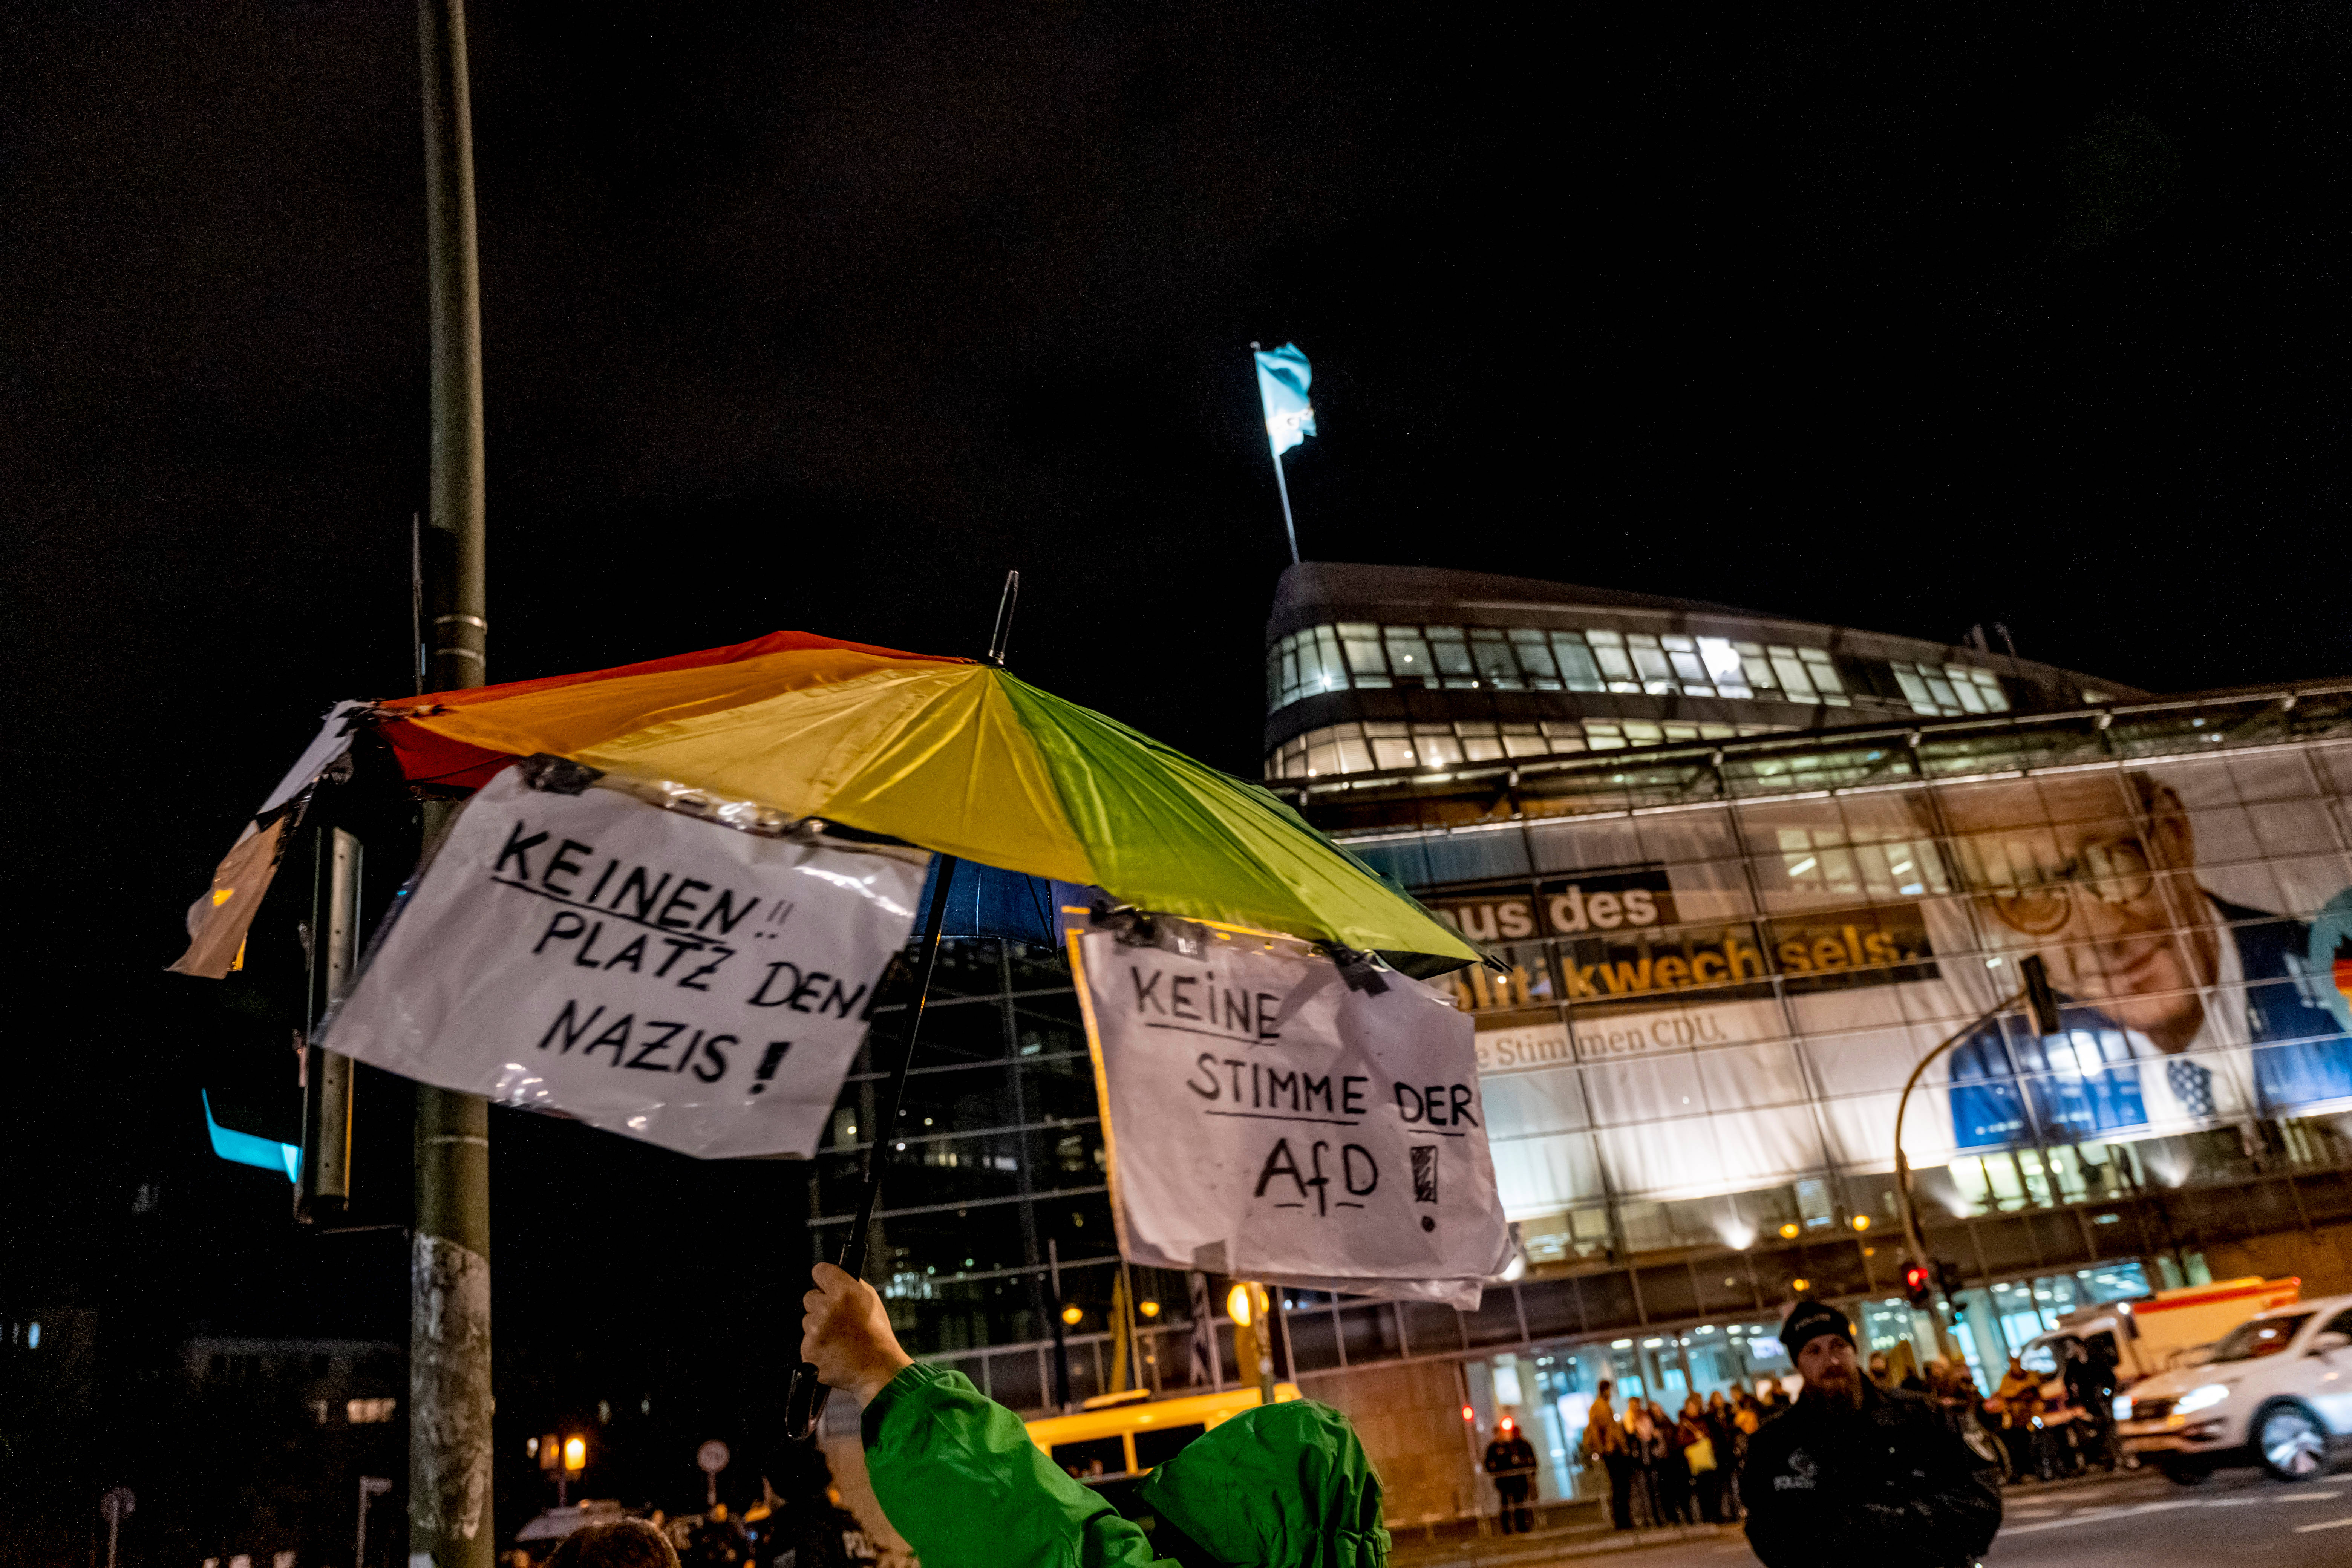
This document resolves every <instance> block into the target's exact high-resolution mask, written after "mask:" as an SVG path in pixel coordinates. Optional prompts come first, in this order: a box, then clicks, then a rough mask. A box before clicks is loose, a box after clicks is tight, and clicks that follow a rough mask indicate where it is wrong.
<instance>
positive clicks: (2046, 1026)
mask: <svg viewBox="0 0 2352 1568" xmlns="http://www.w3.org/2000/svg"><path fill="white" fill-rule="evenodd" d="M2017 969H2018V975H2019V978H2020V979H2021V981H2022V982H2023V984H2021V985H2020V986H2019V987H2018V989H2017V991H2016V992H2015V993H2013V994H2011V995H2008V996H2004V997H2002V998H2001V999H2000V1001H1998V1002H1996V1003H1994V1004H1993V1005H1991V1006H1990V1007H1988V1008H1986V1009H1985V1010H1984V1011H1983V1012H1981V1013H1979V1014H1978V1015H1977V1016H1975V1017H1973V1018H1971V1019H1969V1021H1968V1022H1967V1023H1966V1024H1964V1025H1962V1026H1960V1028H1959V1029H1958V1032H1956V1033H1955V1034H1953V1035H1952V1037H1950V1038H1948V1039H1947V1040H1946V1041H1945V1042H1944V1043H1943V1044H1942V1045H1940V1046H1937V1047H1936V1048H1935V1049H1934V1050H1932V1051H1929V1052H1928V1053H1927V1055H1926V1056H1924V1057H1921V1058H1919V1065H1918V1066H1916V1067H1915V1068H1912V1069H1911V1076H1910V1077H1909V1078H1908V1079H1905V1080H1904V1084H1903V1098H1902V1099H1901V1100H1898V1101H1897V1102H1896V1103H1895V1194H1896V1197H1897V1200H1898V1201H1899V1202H1900V1203H1901V1204H1902V1205H1903V1238H1904V1240H1905V1242H1906V1243H1907V1244H1908V1246H1909V1247H1910V1249H1911V1261H1912V1262H1914V1263H1916V1264H1917V1265H1919V1266H1920V1267H1921V1268H1926V1269H1927V1273H1928V1277H1929V1279H1933V1280H1934V1281H1935V1289H1936V1294H1937V1296H1938V1297H1944V1295H1945V1292H1944V1288H1943V1281H1942V1279H1941V1278H1940V1277H1939V1276H1938V1274H1937V1268H1936V1265H1935V1262H1934V1260H1933V1259H1931V1258H1928V1256H1927V1242H1926V1241H1924V1240H1923V1239H1921V1237H1920V1235H1919V1210H1918V1205H1916V1203H1915V1202H1914V1201H1913V1199H1912V1196H1911V1162H1910V1160H1909V1159H1908V1158H1906V1156H1905V1154H1904V1152H1903V1118H1904V1114H1905V1113H1906V1111H1908V1110H1910V1108H1911V1091H1912V1090H1913V1089H1916V1088H1918V1087H1919V1079H1920V1078H1921V1077H1922V1076H1924V1075H1925V1074H1926V1072H1927V1068H1928V1066H1929V1065H1930V1064H1931V1063H1933V1062H1934V1061H1935V1060H1936V1058H1938V1057H1940V1056H1942V1055H1943V1054H1944V1053H1945V1052H1946V1051H1948V1050H1950V1049H1951V1048H1952V1047H1954V1046H1957V1045H1958V1044H1959V1043H1960V1042H1961V1041H1962V1040H1965V1039H1968V1038H1969V1037H1970V1036H1972V1035H1974V1034H1975V1033H1976V1032H1977V1031H1978V1030H1979V1029H1981V1028H1983V1027H1984V1026H1986V1025H1987V1024H1989V1023H1990V1022H1992V1021H1993V1020H1994V1019H1995V1018H1998V1017H2000V1016H2001V1015H2002V1014H2003V1013H2006V1012H2008V1011H2009V1010H2010V1009H2011V1008H2012V1007H2014V1006H2016V1005H2018V1004H2019V1003H2021V1002H2022V1003H2024V1004H2025V1005H2026V1008H2027V1010H2028V1011H2029V1012H2031V1013H2032V1016H2033V1028H2034V1032H2035V1033H2037V1034H2039V1035H2041V1036H2042V1037H2044V1038H2047V1037H2050V1036H2052V1035H2058V1034H2063V1033H2064V1032H2065V1026H2064V1025H2063V1024H2062V1023H2061V1022H2060V1021H2059V1017H2058V998H2057V994H2055V993H2054V992H2053V991H2052V990H2051V989H2050V970H2049V967H2048V965H2046V964H2044V963H2042V955H2041V954H2040V953H2038V952H2030V953H2027V954H2026V955H2025V956H2024V957H2023V958H2021V959H2020V960H2018V964H2017ZM1945 1307H1946V1310H1945V1311H1944V1312H1943V1313H1941V1314H1939V1315H1938V1316H1937V1319H1936V1342H1937V1344H1939V1345H1942V1346H1943V1347H1944V1353H1945V1354H1946V1355H1951V1354H1954V1353H1955V1352H1954V1351H1953V1348H1952V1345H1951V1343H1950V1342H1949V1333H1950V1331H1949V1329H1948V1327H1947V1325H1946V1321H1945V1320H1946V1319H1948V1317H1950V1315H1951V1313H1950V1310H1949V1309H1950V1300H1949V1299H1948V1297H1947V1298H1945Z"/></svg>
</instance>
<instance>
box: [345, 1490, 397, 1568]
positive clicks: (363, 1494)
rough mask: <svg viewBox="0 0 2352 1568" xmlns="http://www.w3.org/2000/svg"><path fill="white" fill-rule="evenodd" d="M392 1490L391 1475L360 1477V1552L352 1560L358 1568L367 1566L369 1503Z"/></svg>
mask: <svg viewBox="0 0 2352 1568" xmlns="http://www.w3.org/2000/svg"><path fill="white" fill-rule="evenodd" d="M390 1490H392V1478H391V1477H390V1476H362V1477H361V1478H360V1541H359V1551H358V1553H357V1554H356V1555H355V1556H354V1557H353V1558H352V1562H353V1563H355V1564H357V1568H367V1516H368V1503H369V1501H370V1500H373V1499H375V1498H380V1497H382V1496H383V1495H384V1494H385V1493H386V1492H388V1491H390Z"/></svg>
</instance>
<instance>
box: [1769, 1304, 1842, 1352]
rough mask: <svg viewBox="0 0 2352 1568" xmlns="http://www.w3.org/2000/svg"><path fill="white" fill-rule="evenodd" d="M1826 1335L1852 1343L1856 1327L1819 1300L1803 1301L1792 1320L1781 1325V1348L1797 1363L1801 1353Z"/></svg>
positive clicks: (1790, 1315)
mask: <svg viewBox="0 0 2352 1568" xmlns="http://www.w3.org/2000/svg"><path fill="white" fill-rule="evenodd" d="M1823 1334H1835V1335H1836V1336H1837V1337H1838V1338H1840V1339H1842V1340H1843V1341H1844V1342H1846V1343H1848V1344H1852V1343H1853V1324H1851V1323H1849V1322H1847V1321H1845V1314H1844V1313H1843V1312H1841V1311H1839V1310H1837V1309H1836V1308H1835V1307H1832V1306H1828V1305H1826V1304H1824V1303H1822V1302H1820V1301H1800V1302H1798V1303H1797V1309H1796V1310H1795V1311H1793V1312H1790V1314H1789V1321H1787V1322H1785V1323H1782V1324H1781V1325H1780V1348H1781V1349H1782V1350H1783V1351H1785V1352H1788V1356H1789V1359H1790V1361H1794V1360H1796V1359H1797V1352H1799V1351H1801V1350H1803V1349H1804V1348H1805V1346H1806V1345H1808V1344H1810V1343H1811V1342H1813V1341H1814V1340H1817V1339H1820V1338H1821V1337H1822V1335H1823Z"/></svg>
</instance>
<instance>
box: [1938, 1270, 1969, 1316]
mask: <svg viewBox="0 0 2352 1568" xmlns="http://www.w3.org/2000/svg"><path fill="white" fill-rule="evenodd" d="M1936 1283H1937V1286H1939V1287H1940V1288H1941V1289H1942V1290H1943V1292H1944V1300H1947V1301H1949V1302H1950V1303H1951V1304H1952V1312H1953V1314H1954V1315H1955V1316H1958V1314H1959V1313H1960V1312H1962V1311H1964V1310H1966V1309H1965V1308H1963V1307H1962V1306H1961V1305H1960V1266H1959V1265H1958V1264H1957V1263H1952V1262H1949V1261H1945V1260H1941V1259H1939V1260H1938V1261H1937V1264H1936Z"/></svg>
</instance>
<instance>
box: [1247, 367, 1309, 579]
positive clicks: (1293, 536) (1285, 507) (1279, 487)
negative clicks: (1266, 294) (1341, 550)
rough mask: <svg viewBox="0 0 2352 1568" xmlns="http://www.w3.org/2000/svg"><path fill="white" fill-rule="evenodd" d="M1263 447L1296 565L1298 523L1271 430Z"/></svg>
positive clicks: (1291, 560) (1280, 454)
mask: <svg viewBox="0 0 2352 1568" xmlns="http://www.w3.org/2000/svg"><path fill="white" fill-rule="evenodd" d="M1250 353H1251V354H1252V355H1253V356H1255V354H1256V353H1257V344H1256V343H1255V342H1251V344H1250ZM1250 370H1251V372H1252V374H1255V372H1256V370H1257V361H1256V359H1255V357H1253V358H1252V359H1251V361H1250ZM1265 449H1266V452H1267V454H1268V455H1269V456H1271V457H1272V458H1274V488H1275V490H1276V493H1278V494H1279V495H1280V496H1281V497H1282V531H1283V534H1284V535H1285V537H1286V538H1287V539H1288V540H1289V541H1290V563H1291V564H1292V565H1293V566H1296V565H1297V564H1298V525H1297V523H1295V522H1293V521H1291V519H1290V481H1289V480H1287V479H1284V478H1283V477H1282V453H1281V451H1280V449H1279V448H1277V447H1276V446H1275V444H1274V432H1272V431H1271V430H1269V431H1267V432H1266V437H1265Z"/></svg>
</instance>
